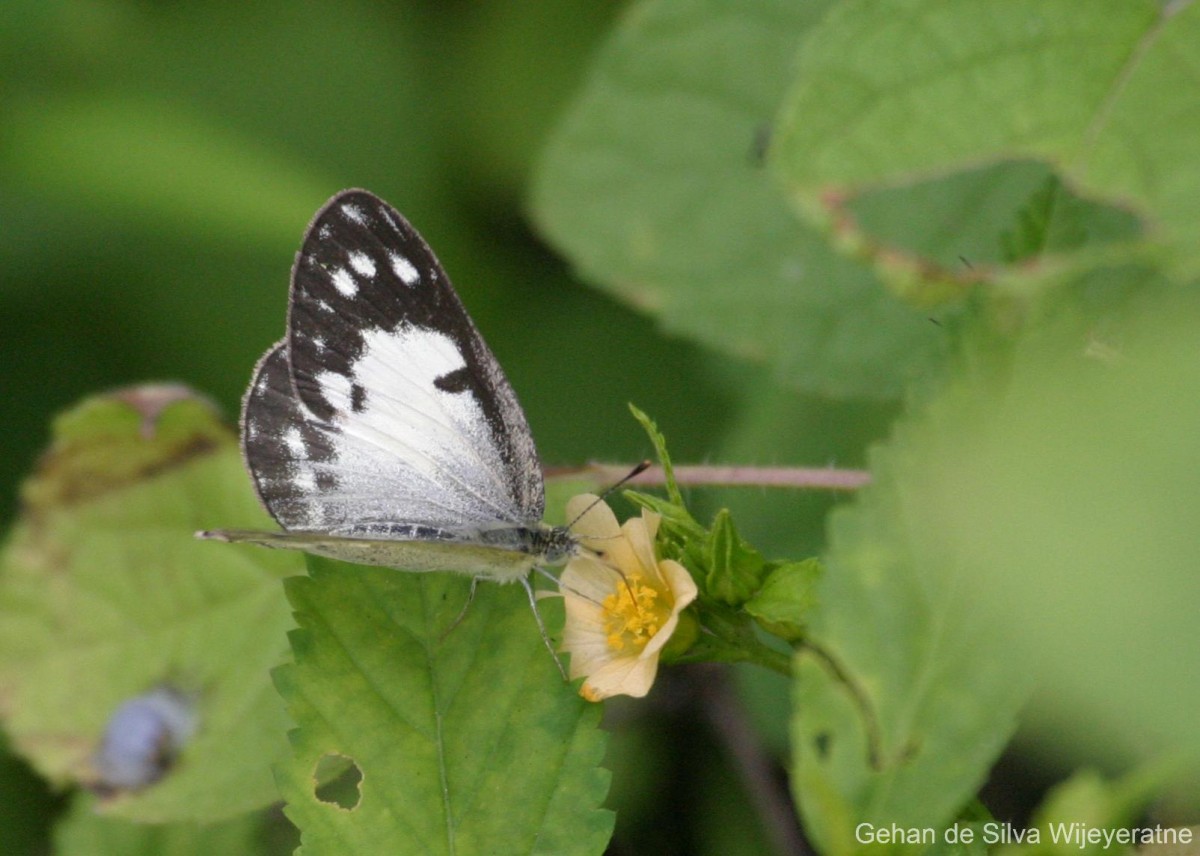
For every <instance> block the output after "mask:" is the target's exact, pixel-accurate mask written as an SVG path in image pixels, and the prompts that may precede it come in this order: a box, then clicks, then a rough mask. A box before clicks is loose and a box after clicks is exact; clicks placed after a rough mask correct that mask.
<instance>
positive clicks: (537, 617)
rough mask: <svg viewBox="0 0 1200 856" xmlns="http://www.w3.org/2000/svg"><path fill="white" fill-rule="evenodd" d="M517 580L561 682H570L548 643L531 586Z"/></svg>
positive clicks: (525, 579) (560, 661)
mask: <svg viewBox="0 0 1200 856" xmlns="http://www.w3.org/2000/svg"><path fill="white" fill-rule="evenodd" d="M519 579H520V581H521V585H522V586H524V587H525V594H526V595H528V596H529V607H530V608H531V609H532V610H533V619H534V621H536V622H537V626H538V630H539V631H540V632H541V634H542V642H544V643H545V644H546V650H547V651H549V652H550V656H551V657H553V658H554V665H556V666H558V673H559V674H560V675H562V678H563V680H564V681H569V680H571V679H570V678H569V677H567V670H566V669H564V668H563V664H562V660H560V659H558V652H557V651H555V650H554V643H553V642H551V641H550V635H549V634H548V633H546V625H545V624H543V623H542V614H541V613H540V612H538V608H537V595H535V594H534V593H533V586H532V585H530V584H529V578H528V577H520V578H519Z"/></svg>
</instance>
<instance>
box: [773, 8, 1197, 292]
mask: <svg viewBox="0 0 1200 856" xmlns="http://www.w3.org/2000/svg"><path fill="white" fill-rule="evenodd" d="M981 13H982V14H981ZM948 33H954V34H955V36H954V37H953V38H947V37H946V34H948ZM1197 39H1200V9H1198V8H1197V7H1196V6H1195V5H1194V4H1190V3H1166V4H1164V3H1157V2H1152V0H1141V2H1128V0H1100V2H1095V3H1089V4H1087V5H1086V6H1085V7H1080V6H1079V5H1078V4H1077V3H1074V2H1071V0H1049V2H1043V0H1016V2H1013V3H1009V4H1006V5H1005V7H1004V14H1002V15H1001V14H987V7H986V6H983V5H981V4H980V3H978V2H975V0H952V2H942V0H904V2H902V3H900V4H898V5H897V4H889V5H887V6H886V7H884V6H881V5H879V4H875V3H871V2H869V0H855V2H850V3H843V4H839V5H838V6H837V7H835V8H834V9H833V10H832V11H831V12H830V14H829V15H827V16H826V17H825V19H824V20H823V21H822V22H821V24H820V25H819V26H818V27H815V28H813V29H812V30H811V31H810V32H809V33H808V36H807V38H806V40H805V43H804V46H803V48H802V50H801V52H800V58H799V63H798V69H797V75H796V83H795V86H794V87H793V89H792V91H791V93H790V94H789V96H788V99H787V106H786V108H785V109H784V111H783V113H782V114H781V118H780V125H779V129H778V135H777V139H776V142H775V145H774V146H773V149H772V153H773V155H774V158H775V165H776V166H777V167H778V169H779V172H780V174H781V175H782V176H783V177H784V180H785V181H786V182H787V184H788V186H789V188H790V190H791V192H792V194H793V197H794V199H795V201H796V203H797V206H798V209H799V210H802V211H805V212H806V213H808V214H809V215H815V216H816V217H817V218H825V217H828V216H829V214H830V210H831V209H830V208H829V202H830V200H835V199H841V198H845V197H846V196H854V195H856V194H857V193H861V192H863V191H864V190H867V189H870V188H874V187H879V186H895V185H898V184H906V183H913V182H917V181H922V180H925V179H927V178H928V177H929V176H931V175H944V174H946V173H949V172H952V171H955V170H965V169H975V168H978V167H979V165H980V164H989V163H999V162H1001V161H1015V160H1025V159H1035V160H1040V161H1044V162H1047V163H1049V164H1051V165H1052V166H1053V167H1054V168H1055V170H1056V171H1057V172H1058V173H1059V174H1060V175H1061V176H1062V177H1063V179H1064V180H1066V181H1067V182H1068V183H1069V184H1070V185H1071V186H1072V187H1074V188H1075V189H1076V191H1078V192H1080V193H1081V194H1083V195H1086V196H1088V197H1090V198H1093V199H1099V200H1104V201H1106V202H1109V203H1111V204H1113V205H1117V206H1129V207H1132V208H1134V209H1135V210H1136V211H1137V212H1138V213H1139V214H1141V215H1142V217H1143V218H1144V219H1146V220H1148V221H1150V223H1151V224H1152V225H1153V226H1154V227H1155V228H1156V230H1160V231H1161V236H1160V237H1161V239H1162V240H1163V241H1165V243H1167V244H1168V245H1170V246H1171V247H1172V248H1173V249H1174V250H1175V251H1176V252H1178V253H1179V254H1180V256H1181V258H1182V259H1184V260H1185V262H1186V264H1187V265H1188V266H1189V267H1190V268H1191V269H1192V270H1195V268H1196V266H1197V265H1198V264H1200V252H1198V251H1197V249H1196V248H1197V247H1200V241H1198V240H1197V238H1198V237H1200V226H1198V225H1197V224H1200V153H1198V152H1197V151H1196V147H1195V146H1193V145H1191V141H1192V140H1194V139H1196V137H1197V136H1198V135H1200V109H1198V108H1197V104H1196V101H1195V99H1194V98H1193V97H1192V93H1193V90H1194V88H1195V86H1196V85H1197V84H1200V70H1198V69H1197V68H1196V66H1195V64H1194V63H1192V62H1191V59H1190V57H1191V51H1190V46H1191V45H1193V44H1195V43H1196V41H1197ZM981 82H984V83H985V85H981Z"/></svg>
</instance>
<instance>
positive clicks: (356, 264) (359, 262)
mask: <svg viewBox="0 0 1200 856" xmlns="http://www.w3.org/2000/svg"><path fill="white" fill-rule="evenodd" d="M350 267H352V268H354V269H355V270H356V271H358V273H359V275H361V276H365V277H368V278H371V277H374V276H375V262H374V261H373V260H372V259H371V257H370V256H368V255H367V254H366V253H361V252H353V253H351V254H350Z"/></svg>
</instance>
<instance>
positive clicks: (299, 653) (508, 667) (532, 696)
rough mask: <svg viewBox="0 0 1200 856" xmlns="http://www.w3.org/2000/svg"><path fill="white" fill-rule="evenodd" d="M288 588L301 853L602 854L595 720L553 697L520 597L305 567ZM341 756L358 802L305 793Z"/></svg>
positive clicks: (285, 672) (437, 580)
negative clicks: (326, 762)
mask: <svg viewBox="0 0 1200 856" xmlns="http://www.w3.org/2000/svg"><path fill="white" fill-rule="evenodd" d="M310 561H311V571H310V574H311V575H310V577H309V578H302V579H293V580H291V581H289V583H288V587H287V590H288V598H289V600H290V601H291V603H292V606H293V607H294V608H295V610H296V617H297V621H298V622H299V624H300V629H299V630H296V631H294V632H293V633H292V634H291V643H292V650H293V652H294V654H295V659H296V662H295V665H290V666H285V667H283V668H281V669H279V670H277V671H276V673H275V680H276V684H277V686H278V687H279V691H280V694H281V695H282V696H283V698H284V700H285V702H286V703H287V705H288V710H289V712H290V713H291V714H292V717H293V718H294V720H295V721H296V723H297V725H298V728H297V729H296V730H294V731H292V732H291V735H290V736H291V741H292V746H293V749H294V751H295V757H294V758H293V760H292V761H290V762H288V763H285V764H281V765H280V766H279V768H278V771H277V779H278V782H279V787H280V791H281V793H282V794H283V796H284V798H285V799H286V800H287V808H286V811H287V814H288V817H289V818H290V819H291V820H292V821H293V822H294V823H295V824H296V825H297V826H298V827H300V830H301V834H302V844H303V846H302V848H301V852H302V853H314V854H315V853H373V852H374V853H377V852H387V853H396V854H403V853H459V854H470V853H497V852H499V853H518V852H520V853H599V852H601V851H602V850H603V849H604V845H605V843H606V842H607V840H608V837H609V835H610V834H611V829H612V814H611V813H609V812H605V811H602V810H600V803H601V801H602V800H603V798H604V794H605V792H606V791H607V789H608V774H607V773H606V772H604V771H602V770H600V769H598V768H597V764H598V763H599V761H600V757H601V755H602V754H603V751H604V741H603V735H602V733H601V732H600V731H598V730H597V723H598V719H599V708H598V707H595V706H593V705H589V704H587V703H586V702H584V701H583V700H582V699H580V698H579V697H578V696H577V695H576V694H575V693H573V692H570V691H569V689H568V688H567V687H566V686H565V685H564V684H563V681H562V678H561V677H560V676H559V673H558V671H557V669H556V668H555V666H554V661H553V659H552V658H551V657H550V655H549V654H548V653H547V651H546V649H545V646H544V645H543V644H542V641H541V639H540V638H539V637H538V633H537V629H536V625H535V624H534V621H533V619H532V617H531V616H530V615H529V611H528V605H527V603H526V602H525V596H524V594H523V592H522V591H521V589H520V587H518V586H509V587H504V588H501V587H499V586H496V585H487V584H484V585H481V587H480V590H479V592H478V594H477V595H476V597H475V599H474V600H473V601H472V602H471V604H470V606H469V607H468V609H467V612H466V615H465V616H464V617H463V618H462V620H461V621H460V622H459V623H458V624H457V625H456V624H455V621H456V616H457V615H458V614H459V613H460V612H461V610H462V608H463V605H464V604H465V603H466V597H467V589H468V584H467V581H466V580H464V579H459V578H455V577H452V576H449V575H445V574H436V575H406V574H401V573H397V572H396V571H392V570H386V569H371V568H362V567H355V566H349V565H343V564H339V563H334V562H329V561H324V560H318V559H312V560H310ZM331 756H333V757H341V758H348V759H350V761H351V762H352V763H353V765H354V766H355V767H356V768H357V770H358V771H359V775H360V776H361V781H360V783H359V785H358V789H359V792H360V795H359V797H358V798H357V799H353V798H352V799H351V801H350V802H351V805H352V807H350V808H344V807H342V806H341V805H339V804H336V803H334V802H333V801H332V800H330V799H328V798H323V795H322V794H321V793H320V792H319V791H314V784H315V782H316V781H317V778H316V773H317V770H318V767H319V765H320V764H321V762H322V759H325V758H329V757H331Z"/></svg>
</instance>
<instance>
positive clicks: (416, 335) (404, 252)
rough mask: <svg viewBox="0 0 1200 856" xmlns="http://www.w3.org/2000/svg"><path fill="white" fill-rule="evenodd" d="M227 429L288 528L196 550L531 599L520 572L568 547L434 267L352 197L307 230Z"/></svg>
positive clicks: (486, 363) (383, 212)
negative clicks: (410, 574) (466, 583)
mask: <svg viewBox="0 0 1200 856" xmlns="http://www.w3.org/2000/svg"><path fill="white" fill-rule="evenodd" d="M241 429H242V450H243V454H244V457H245V462H246V467H247V469H248V470H249V471H250V475H251V476H252V478H253V481H254V485H255V489H256V490H257V492H258V496H259V499H261V500H262V503H263V505H264V506H265V507H266V509H267V511H268V512H269V513H270V514H271V516H272V517H274V518H275V520H276V521H277V522H278V523H279V525H280V526H281V527H282V528H283V530H284V531H281V532H250V531H242V530H220V531H213V532H202V533H199V534H200V536H201V537H206V538H215V539H219V540H224V541H238V542H249V543H254V544H261V545H264V546H267V547H285V548H292V549H299V550H305V551H307V552H310V553H315V554H318V555H322V556H329V557H332V558H335V559H344V560H346V561H350V562H359V563H363V564H370V565H385V566H388V567H393V568H399V569H403V570H410V571H457V572H461V573H465V574H469V575H471V576H472V577H474V578H476V579H479V578H485V579H492V580H497V581H500V582H509V581H512V580H519V581H521V582H522V583H523V584H524V585H525V587H526V590H527V591H530V596H531V599H532V591H531V590H530V587H529V583H528V580H527V576H528V574H529V572H530V570H532V569H534V568H535V567H540V566H542V565H546V564H555V563H558V562H561V561H563V560H565V559H566V558H568V557H569V556H571V555H572V554H573V553H575V552H576V551H577V550H578V549H579V547H578V545H577V541H576V539H575V538H574V537H572V535H571V534H570V532H569V531H568V529H567V528H565V527H550V526H547V525H545V524H543V523H542V512H543V510H544V507H545V490H544V486H543V479H542V469H541V465H540V463H539V460H538V455H537V450H536V448H535V447H534V443H533V437H532V435H531V434H530V432H529V426H528V424H527V423H526V421H525V414H524V413H523V412H522V411H521V407H520V405H519V404H518V403H517V397H516V395H515V394H514V393H513V390H512V387H511V386H510V385H509V383H508V379H507V378H505V376H504V372H503V371H502V370H501V368H500V364H499V363H497V362H496V358H495V357H493V356H492V353H491V351H489V350H488V347H487V345H486V344H484V341H483V338H482V337H481V336H480V335H479V331H478V330H476V329H475V325H474V323H472V321H471V318H470V316H468V315H467V311H466V309H464V308H463V305H462V303H461V302H460V301H459V299H458V295H457V294H455V293H454V289H453V288H452V287H451V285H450V280H449V279H448V278H447V277H446V274H445V272H444V271H443V270H442V266H441V265H440V264H439V263H438V260H437V258H436V257H435V256H434V255H433V252H432V251H431V250H430V249H429V247H428V246H427V245H426V244H425V241H424V240H422V239H421V236H420V235H418V234H417V232H416V230H415V229H413V227H412V226H410V225H409V224H408V222H407V221H406V220H405V219H404V218H403V217H402V216H401V215H400V214H399V213H398V212H397V211H396V210H395V209H394V208H392V207H391V206H390V205H388V204H387V203H386V202H384V201H383V200H381V199H379V198H378V197H377V196H375V195H374V194H371V193H368V192H367V191H365V190H345V191H343V192H341V193H339V194H337V195H336V196H334V197H333V198H332V199H330V200H329V202H327V203H326V204H325V206H324V207H322V208H321V210H320V211H318V212H317V215H316V217H315V218H314V219H313V221H312V224H311V225H309V227H308V231H307V232H306V233H305V235H304V243H303V245H302V246H301V248H300V252H299V253H298V254H297V256H296V263H295V266H294V268H293V269H292V281H291V295H290V300H289V304H288V319H287V334H286V335H285V336H284V338H283V339H282V340H280V341H279V342H278V343H276V344H275V345H274V346H273V347H271V349H270V350H268V351H267V353H266V354H265V355H264V356H263V358H262V359H261V360H259V362H258V366H257V368H256V369H255V372H254V378H253V380H252V382H251V384H250V388H249V390H248V391H247V393H246V397H245V399H244V401H243V405H242V425H241ZM535 614H536V609H535ZM539 623H540V622H539Z"/></svg>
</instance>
